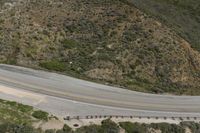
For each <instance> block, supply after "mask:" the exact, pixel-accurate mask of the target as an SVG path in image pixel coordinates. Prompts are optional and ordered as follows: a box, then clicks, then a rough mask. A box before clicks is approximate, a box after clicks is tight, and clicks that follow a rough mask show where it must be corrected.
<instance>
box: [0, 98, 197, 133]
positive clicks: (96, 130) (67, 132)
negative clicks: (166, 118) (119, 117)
mask: <svg viewBox="0 0 200 133" xmlns="http://www.w3.org/2000/svg"><path fill="white" fill-rule="evenodd" d="M49 119H50V117H49V115H48V113H46V112H43V111H40V110H39V111H38V110H34V109H33V107H31V106H27V105H23V104H19V103H16V102H10V101H5V100H0V132H1V133H120V132H121V131H122V130H125V132H126V133H155V132H160V133H186V131H191V133H199V132H200V124H199V123H194V122H181V123H180V124H179V125H176V124H168V123H152V124H141V123H131V122H120V123H115V122H113V121H112V120H111V119H106V120H103V121H102V122H101V125H95V124H91V125H89V126H83V127H80V128H78V129H76V130H73V129H72V128H71V127H69V126H68V125H66V124H65V125H64V126H63V128H62V129H48V130H46V131H44V130H42V129H36V128H34V127H33V126H32V125H33V123H35V122H40V121H44V122H47V121H48V120H49Z"/></svg>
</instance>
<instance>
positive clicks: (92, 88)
mask: <svg viewBox="0 0 200 133" xmlns="http://www.w3.org/2000/svg"><path fill="white" fill-rule="evenodd" d="M0 84H2V85H6V86H10V87H15V88H18V89H22V90H28V91H32V92H35V93H40V94H45V95H50V96H54V97H59V98H64V99H69V100H74V101H79V102H83V103H89V104H94V105H103V106H109V107H117V108H124V109H134V110H148V111H163V112H176V113H194V114H199V113H200V97H199V96H170V95H154V94H146V93H140V92H134V91H129V90H125V89H120V88H117V87H110V86H106V85H100V84H97V83H92V82H88V81H84V80H79V79H75V78H72V77H68V76H64V75H60V74H56V73H50V72H44V71H38V70H32V69H28V68H23V67H17V66H10V65H3V64H1V65H0Z"/></svg>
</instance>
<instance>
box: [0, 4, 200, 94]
mask: <svg viewBox="0 0 200 133" xmlns="http://www.w3.org/2000/svg"><path fill="white" fill-rule="evenodd" d="M4 1H6V3H5V2H4ZM4 1H2V2H1V3H0V4H1V6H0V7H1V11H0V61H1V62H2V63H9V64H17V65H22V66H28V67H33V68H39V69H40V68H45V69H49V70H52V71H58V72H62V73H64V74H68V75H72V76H75V77H78V78H84V79H87V80H92V81H97V82H103V83H108V84H112V85H117V86H122V87H126V88H128V89H131V90H137V91H143V92H152V93H173V94H191V95H198V94H200V54H199V52H197V51H195V50H193V49H192V48H191V47H190V44H189V43H188V42H187V41H185V40H184V39H183V38H181V37H179V36H178V35H177V34H176V33H174V32H173V31H172V30H171V29H169V28H168V27H167V26H165V25H163V24H162V23H160V22H158V21H156V20H155V19H153V18H152V17H150V16H148V15H146V14H144V13H143V12H141V11H140V10H138V9H136V8H135V7H134V6H133V5H131V4H128V3H127V2H125V0H21V1H20V0H10V1H9V3H8V0H4Z"/></svg>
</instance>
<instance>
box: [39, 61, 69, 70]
mask: <svg viewBox="0 0 200 133" xmlns="http://www.w3.org/2000/svg"><path fill="white" fill-rule="evenodd" d="M39 65H40V66H41V67H43V68H45V69H48V70H53V71H59V72H63V71H65V70H66V65H65V63H63V62H60V61H58V60H52V61H46V62H40V64H39Z"/></svg>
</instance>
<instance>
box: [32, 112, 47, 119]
mask: <svg viewBox="0 0 200 133" xmlns="http://www.w3.org/2000/svg"><path fill="white" fill-rule="evenodd" d="M48 115H49V114H48V113H47V112H44V111H40V110H38V111H34V112H33V114H32V116H33V117H35V118H37V119H40V120H46V121H47V120H48Z"/></svg>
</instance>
